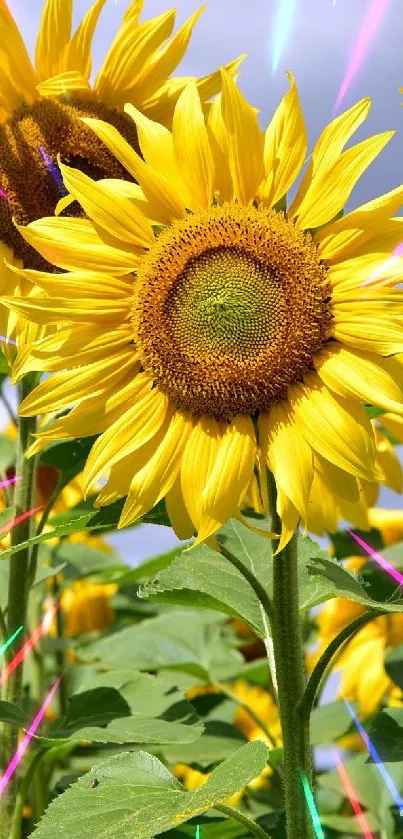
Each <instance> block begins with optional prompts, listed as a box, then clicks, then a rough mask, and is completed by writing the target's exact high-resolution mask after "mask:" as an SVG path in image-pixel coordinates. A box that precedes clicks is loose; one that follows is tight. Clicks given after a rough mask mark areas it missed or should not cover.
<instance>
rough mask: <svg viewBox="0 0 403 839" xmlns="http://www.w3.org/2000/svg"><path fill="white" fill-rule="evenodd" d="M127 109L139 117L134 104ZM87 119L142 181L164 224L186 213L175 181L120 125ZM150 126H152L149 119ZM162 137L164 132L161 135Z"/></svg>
mask: <svg viewBox="0 0 403 839" xmlns="http://www.w3.org/2000/svg"><path fill="white" fill-rule="evenodd" d="M126 110H127V113H129V114H130V116H132V118H133V119H134V120H135V121H136V120H137V116H138V111H136V109H135V108H133V107H131V106H127V108H126ZM140 116H141V115H140ZM83 122H85V123H86V125H88V126H89V127H90V128H92V129H93V130H94V131H95V133H96V134H97V136H98V137H99V138H100V140H102V141H103V142H104V143H105V145H106V146H108V148H109V149H110V150H111V152H112V153H113V154H114V155H115V157H117V159H118V160H119V161H120V163H121V164H122V166H124V167H125V168H126V169H127V170H128V172H130V174H131V175H132V176H133V177H134V178H135V179H136V180H137V181H138V182H139V183H140V184H141V187H142V189H143V192H144V195H145V196H146V198H147V200H148V201H149V203H150V207H151V211H152V213H153V215H154V217H155V218H156V219H159V220H160V221H161V223H162V224H170V222H171V221H174V220H175V219H177V218H184V217H185V216H186V207H185V205H184V203H183V201H182V199H181V198H180V195H179V193H178V190H177V188H176V185H175V183H173V182H172V181H171V179H170V178H169V177H165V176H164V175H163V174H161V173H160V172H159V171H157V170H156V169H154V168H153V167H152V166H149V165H147V164H146V163H145V162H144V160H142V159H141V157H140V156H139V155H138V154H137V153H136V152H135V151H134V150H133V149H132V148H131V146H129V144H128V143H127V142H126V140H124V139H123V137H121V136H120V134H119V132H118V131H117V129H116V128H114V127H113V126H112V125H109V124H108V123H106V122H103V121H102V120H95V119H83ZM150 122H151V121H150ZM140 125H141V128H142V130H143V133H144V131H145V127H146V123H145V121H144V120H143V119H141V123H140ZM147 127H148V129H149V130H150V125H149V123H148V125H147ZM160 138H161V134H160V135H159V139H160ZM155 140H156V134H155V132H154V133H153V136H152V142H155Z"/></svg>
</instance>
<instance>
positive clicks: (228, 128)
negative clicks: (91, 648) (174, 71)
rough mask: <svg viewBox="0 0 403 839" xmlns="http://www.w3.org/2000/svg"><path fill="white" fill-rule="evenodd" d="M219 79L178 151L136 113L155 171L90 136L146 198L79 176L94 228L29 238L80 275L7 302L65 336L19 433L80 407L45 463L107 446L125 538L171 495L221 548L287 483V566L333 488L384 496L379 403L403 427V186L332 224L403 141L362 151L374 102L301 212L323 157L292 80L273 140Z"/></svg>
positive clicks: (77, 226) (91, 477)
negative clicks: (250, 511)
mask: <svg viewBox="0 0 403 839" xmlns="http://www.w3.org/2000/svg"><path fill="white" fill-rule="evenodd" d="M222 77H223V93H222V96H219V97H217V98H216V100H215V102H214V104H213V106H212V108H211V110H210V112H209V115H208V117H207V118H206V117H205V115H204V113H203V108H202V105H201V102H200V98H199V95H198V91H197V87H196V85H195V84H194V83H191V84H189V85H188V86H187V87H186V89H185V90H184V91H183V93H182V94H181V96H180V98H179V100H178V103H177V105H176V108H175V113H174V117H173V125H172V132H171V131H170V130H168V129H167V128H166V127H163V126H162V125H160V124H159V123H157V122H155V121H151V120H150V119H149V118H147V117H145V116H144V115H143V114H141V113H140V111H139V110H137V109H135V108H134V107H133V106H127V107H126V111H127V113H129V114H130V115H131V116H132V117H133V119H134V121H135V123H136V126H137V131H138V137H139V142H140V147H141V151H142V154H143V157H144V160H143V159H141V157H140V156H139V155H138V154H137V153H136V151H135V150H134V149H133V148H131V147H130V145H129V144H128V143H127V142H126V140H124V139H123V138H122V137H121V136H120V135H119V133H118V131H117V130H116V128H114V127H113V126H111V125H108V124H107V123H105V122H102V121H100V120H93V119H92V120H86V124H87V125H88V126H91V128H93V129H94V131H95V133H96V134H97V136H98V138H99V139H100V140H102V141H103V142H104V143H105V144H106V146H107V147H108V148H109V150H110V151H111V152H113V153H114V154H115V155H116V157H117V159H118V160H119V161H120V163H121V164H122V165H124V166H125V167H126V168H127V170H128V171H129V173H130V174H131V175H132V177H134V178H136V180H137V181H138V182H139V184H140V186H141V188H142V190H143V196H142V198H141V200H140V199H139V200H134V199H133V198H132V197H131V196H130V194H128V193H127V185H126V184H125V183H124V182H122V183H121V184H120V186H116V183H115V184H114V187H113V190H111V189H110V186H109V182H108V181H106V182H98V183H95V182H94V181H93V180H91V178H89V177H88V176H86V175H85V174H83V173H82V172H80V171H78V170H75V169H73V168H71V167H67V166H62V171H63V176H64V182H65V185H66V187H67V189H68V190H69V193H70V194H71V196H72V197H73V198H74V199H75V200H76V201H78V202H79V203H80V204H81V206H82V207H83V209H84V211H85V213H86V215H87V217H88V218H87V219H61V218H47V219H44V220H41V221H35V222H33V223H31V224H30V225H28V226H27V227H26V228H25V229H23V230H22V231H21V232H22V234H23V236H24V238H25V240H26V241H27V242H28V243H29V244H30V245H31V246H33V247H36V248H37V249H38V251H39V253H40V254H41V255H42V256H43V257H44V258H45V259H47V260H49V261H53V263H54V264H55V265H56V266H58V267H59V268H62V269H67V270H68V271H70V272H71V273H67V274H64V275H58V276H57V277H55V276H54V275H51V274H47V273H44V272H43V273H37V272H30V271H24V272H23V276H24V277H25V278H30V279H31V280H32V281H33V282H35V283H37V285H38V286H40V287H41V288H42V289H43V293H42V296H40V297H39V296H38V297H36V298H35V300H29V299H26V300H21V299H18V298H10V299H7V298H6V299H5V300H4V302H5V303H6V305H8V306H9V307H10V308H11V309H13V310H14V311H16V312H18V313H19V314H21V315H23V316H26V317H27V318H28V319H30V320H32V321H34V322H36V323H40V324H57V325H58V326H59V330H58V332H57V335H55V336H48V337H47V338H45V339H43V340H42V341H41V342H38V343H37V344H36V345H35V346H33V347H28V348H27V349H26V351H25V352H23V353H22V354H21V355H20V358H19V362H18V364H17V368H16V371H15V377H16V378H17V377H18V376H21V375H22V374H23V373H24V372H25V371H27V370H33V369H35V370H46V371H57V372H55V373H54V375H53V376H50V377H49V378H48V379H47V380H46V381H44V382H42V383H41V384H40V385H39V386H38V387H37V388H36V389H35V390H34V391H33V392H32V394H31V395H30V396H29V397H28V398H27V399H26V400H25V402H24V403H23V404H22V407H21V413H22V415H31V414H35V413H37V412H46V411H49V410H52V411H58V410H62V409H65V408H67V407H70V406H74V407H73V410H72V411H71V412H70V413H69V414H68V415H67V416H65V417H62V418H60V419H58V420H57V421H56V422H55V423H54V425H53V426H52V427H51V428H50V429H49V430H45V431H41V432H40V434H39V435H38V441H37V443H36V444H35V445H34V450H39V449H40V448H42V447H43V446H44V445H45V444H46V442H47V441H49V440H55V439H61V438H68V437H75V436H82V435H92V434H100V435H101V436H100V437H99V439H98V440H97V441H96V442H95V444H94V446H93V448H92V450H91V453H90V455H89V458H88V461H87V464H86V468H85V480H86V485H87V488H89V487H92V486H94V485H95V484H96V482H97V480H98V479H99V478H100V476H108V480H107V483H106V485H105V487H104V488H103V489H102V491H101V493H100V495H99V497H98V501H97V503H98V505H104V504H109V503H111V502H113V501H115V500H116V499H118V498H120V497H124V496H127V499H126V502H125V505H124V508H123V512H122V515H121V518H120V527H124V526H126V525H128V524H129V523H130V522H133V521H134V520H135V519H137V518H138V517H139V516H141V515H142V514H144V513H145V512H146V511H147V510H149V509H150V508H151V507H152V506H153V505H155V504H156V503H157V502H158V500H159V499H161V498H162V497H165V500H166V506H167V511H168V514H169V517H170V520H171V522H172V525H173V527H174V528H175V530H176V532H177V533H178V534H179V535H180V536H182V537H185V536H189V535H190V534H191V533H193V532H194V531H196V532H197V534H198V536H197V540H196V541H201V540H204V539H206V538H208V537H209V536H210V535H211V534H213V533H214V532H215V531H216V530H217V529H218V528H219V527H220V525H221V524H222V523H223V522H224V521H225V520H226V519H227V518H228V517H229V516H234V515H237V514H238V511H239V509H240V506H241V505H242V501H243V499H244V497H245V493H246V492H247V489H248V487H249V486H250V482H251V478H252V475H253V473H254V471H255V467H256V466H257V464H258V462H260V466H262V464H263V465H264V468H263V469H262V468H260V474H262V473H264V472H265V470H266V468H267V467H269V468H270V469H271V470H272V472H273V473H274V476H275V479H276V483H277V489H278V502H277V503H278V512H279V514H280V517H281V519H282V536H281V542H280V546H281V547H282V546H283V545H285V544H286V542H287V540H288V539H289V538H290V536H291V534H292V533H293V531H294V530H295V528H296V527H297V524H298V521H299V520H300V519H302V522H303V523H306V522H307V520H308V519H309V509H310V494H311V488H312V483H313V480H314V476H315V472H316V471H317V470H318V469H320V471H321V472H322V473H323V474H324V475H325V476H326V480H327V481H328V482H330V483H331V484H332V486H333V487H334V489H335V492H337V493H338V495H339V496H340V497H341V498H343V499H346V500H348V501H351V502H352V501H354V500H358V497H359V492H360V489H361V485H362V482H366V481H369V482H373V481H377V480H379V479H382V473H381V472H380V471H379V468H378V467H377V466H376V464H375V453H376V448H375V437H374V431H373V428H372V426H371V423H370V420H369V419H368V417H367V414H366V412H365V410H364V407H363V405H362V403H363V402H368V403H371V404H374V405H379V406H380V407H382V408H384V409H386V410H389V411H393V412H395V413H398V414H402V413H403V405H402V401H403V391H402V384H403V378H402V372H403V368H402V361H401V359H399V358H393V357H391V355H392V354H393V353H399V352H401V351H402V350H403V332H402V323H403V320H402V313H403V309H402V292H401V291H400V290H399V289H396V288H394V287H393V285H394V284H395V283H396V282H398V280H399V279H400V278H401V271H402V269H401V261H400V262H399V261H397V262H394V263H393V264H391V262H390V260H389V261H388V260H387V254H388V252H389V251H390V249H391V247H393V246H394V244H395V243H396V242H397V241H398V240H399V238H401V236H402V234H401V230H402V220H401V219H393V218H392V219H391V215H392V214H393V213H394V212H396V210H397V209H398V207H399V206H400V205H401V203H402V201H403V187H399V188H398V189H396V190H394V191H393V192H391V193H388V194H387V195H383V196H382V197H380V198H378V199H376V200H375V201H372V202H370V203H369V204H366V205H365V206H364V207H360V208H359V209H358V210H355V211H354V212H352V213H350V214H349V215H347V216H345V217H344V218H341V219H338V220H335V216H336V215H338V214H339V213H340V211H341V210H342V208H343V206H344V205H345V203H346V201H347V199H348V198H349V196H350V193H351V191H352V189H353V187H354V184H355V182H356V181H357V179H358V178H359V176H360V175H361V174H362V173H363V171H364V170H365V169H366V168H367V166H368V165H369V164H370V163H371V161H372V160H373V159H374V158H375V157H376V156H377V154H378V153H379V152H380V151H381V149H382V148H383V147H384V146H385V144H386V143H387V142H388V141H389V139H390V138H391V136H392V132H386V133H384V134H380V135H377V136H375V137H371V138H369V139H367V140H364V141H362V142H361V143H359V144H358V145H356V146H353V147H351V148H349V149H348V150H347V151H344V152H343V147H344V145H345V143H346V142H347V141H348V139H349V138H350V136H351V135H352V133H353V132H354V130H355V129H356V128H358V126H359V125H360V124H361V123H362V122H363V120H364V119H365V117H366V115H367V113H368V110H369V107H370V102H369V101H368V100H363V101H361V102H359V103H358V104H357V105H356V106H354V107H353V108H351V109H350V110H349V111H347V112H346V113H344V114H342V115H341V116H339V117H337V118H336V119H335V120H334V121H333V122H331V123H330V124H329V125H328V126H327V127H326V128H325V130H324V131H323V133H322V135H321V136H320V138H319V140H318V142H317V144H316V146H315V148H314V150H313V153H312V156H311V160H310V163H309V166H308V169H307V171H306V173H305V176H304V178H303V180H302V183H301V185H300V187H299V189H298V191H297V194H296V197H295V198H294V200H293V202H292V203H291V206H290V207H289V209H288V211H284V209H283V208H284V203H285V202H284V196H285V194H286V193H287V191H288V190H289V188H290V187H291V186H292V184H293V183H294V182H295V180H296V178H297V177H298V175H299V174H300V171H301V168H302V165H303V163H304V160H305V157H306V151H307V140H306V131H305V125H304V120H303V116H302V113H301V110H300V105H299V99H298V94H297V90H296V86H295V83H294V80H293V79H292V77H291V88H290V90H289V92H288V93H287V94H286V95H285V97H284V99H283V100H282V102H281V104H280V106H279V108H278V109H277V111H276V113H275V115H274V118H273V120H272V122H271V123H270V125H269V127H268V128H267V131H266V132H265V134H264V136H262V134H261V131H260V128H259V124H258V120H257V115H256V111H255V109H254V108H252V107H251V106H250V105H249V104H248V102H247V101H246V100H245V99H244V97H243V96H242V94H241V93H240V91H239V89H238V88H237V86H236V84H235V83H234V81H233V80H232V79H231V76H230V75H229V74H228V73H227V72H226V71H225V70H223V71H222ZM375 274H376V278H375V279H372V280H371V282H370V283H367V280H368V278H369V277H373V275H374V276H375Z"/></svg>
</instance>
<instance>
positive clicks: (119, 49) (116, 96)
mask: <svg viewBox="0 0 403 839" xmlns="http://www.w3.org/2000/svg"><path fill="white" fill-rule="evenodd" d="M174 23H175V11H174V10H173V9H170V10H169V11H167V12H164V13H163V14H161V15H158V16H157V17H154V18H152V19H151V20H147V21H145V22H144V23H140V24H138V23H137V20H136V16H135V18H134V20H133V19H132V18H131V17H130V16H129V17H127V18H126V20H124V21H123V23H122V25H121V27H120V28H119V31H118V33H117V35H116V37H115V39H114V41H113V43H112V45H111V47H110V49H109V50H108V53H107V55H106V58H105V61H104V63H103V65H102V68H101V70H100V71H99V73H98V75H97V77H96V79H95V85H94V89H95V93H96V95H97V97H98V99H100V100H101V101H102V102H106V103H107V104H112V105H114V106H115V107H122V106H123V105H124V103H125V102H126V101H128V98H129V97H128V92H129V91H130V90H131V89H132V88H133V86H134V85H135V83H136V81H137V79H138V78H139V77H140V78H141V73H142V71H143V67H144V65H145V64H147V63H148V62H149V61H150V59H152V57H153V55H154V54H155V52H156V51H157V49H158V47H159V46H160V45H161V44H162V43H163V42H164V41H165V40H166V39H167V38H169V36H170V34H171V32H172V29H173V26H174ZM130 98H131V97H130Z"/></svg>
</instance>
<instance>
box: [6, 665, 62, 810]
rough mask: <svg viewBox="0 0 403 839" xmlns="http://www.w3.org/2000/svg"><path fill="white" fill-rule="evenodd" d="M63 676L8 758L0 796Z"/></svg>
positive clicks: (57, 681)
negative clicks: (9, 758)
mask: <svg viewBox="0 0 403 839" xmlns="http://www.w3.org/2000/svg"><path fill="white" fill-rule="evenodd" d="M62 678H63V674H62V675H61V676H59V678H58V679H57V680H56V682H55V683H54V685H53V687H52V688H51V690H50V691H49V693H48V695H47V697H46V699H45V701H44V703H43V705H42V706H41V707H40V709H39V711H38V713H37V715H36V717H35V719H34V721H33V723H32V725H30V727H29V729H28V731H27V733H26V735H25V737H24V739H23V741H22V742H21V743H20V745H19V746H18V749H17V751H16V753H15V755H14V757H13V758H12V759H11V760H10V763H9V764H8V766H7V769H6V770H5V772H4V775H3V777H2V778H1V779H0V798H1V796H2V795H3V792H4V790H5V789H6V787H7V784H8V783H9V781H10V780H11V778H12V776H13V775H14V772H15V770H16V769H17V766H18V764H19V763H20V760H21V758H22V757H23V755H24V753H25V751H26V749H27V746H29V743H30V741H31V740H32V738H33V736H34V734H35V731H36V729H37V728H38V726H39V725H40V724H41V722H42V719H43V717H44V716H45V713H46V710H47V708H48V707H49V705H50V703H51V701H52V699H53V697H54V695H55V693H56V691H57V689H58V687H59V685H60V682H61V680H62Z"/></svg>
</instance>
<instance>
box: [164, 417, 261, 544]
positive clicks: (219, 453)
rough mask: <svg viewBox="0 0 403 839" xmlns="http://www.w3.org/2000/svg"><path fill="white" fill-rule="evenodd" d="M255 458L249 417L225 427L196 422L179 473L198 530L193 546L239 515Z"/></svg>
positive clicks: (214, 423) (204, 419)
mask: <svg viewBox="0 0 403 839" xmlns="http://www.w3.org/2000/svg"><path fill="white" fill-rule="evenodd" d="M255 459H256V441H255V433H254V429H253V423H252V420H251V418H250V417H248V416H244V415H239V416H238V417H236V418H235V419H234V420H232V422H231V423H229V424H227V423H222V422H220V423H219V422H217V421H216V420H213V419H211V418H201V419H200V420H199V421H198V423H197V425H196V427H195V429H194V431H193V432H192V434H191V435H190V439H189V441H188V444H187V446H186V448H185V452H184V456H183V463H182V470H181V481H182V491H183V497H184V499H185V504H186V507H187V510H188V512H189V515H190V517H191V519H192V521H193V523H194V525H195V527H196V529H197V531H198V535H197V539H196V542H195V543H194V544H198V543H199V542H201V541H204V540H205V539H207V538H208V537H209V536H211V535H212V534H213V533H215V532H216V530H218V529H219V527H221V525H222V524H223V523H224V522H225V521H226V520H227V519H228V518H230V516H232V515H236V514H237V513H238V512H239V509H240V506H241V504H242V501H243V498H244V496H245V493H246V490H247V487H248V484H249V482H250V479H251V476H252V472H253V468H254V464H255ZM192 475H193V477H192ZM192 484H193V488H192Z"/></svg>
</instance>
